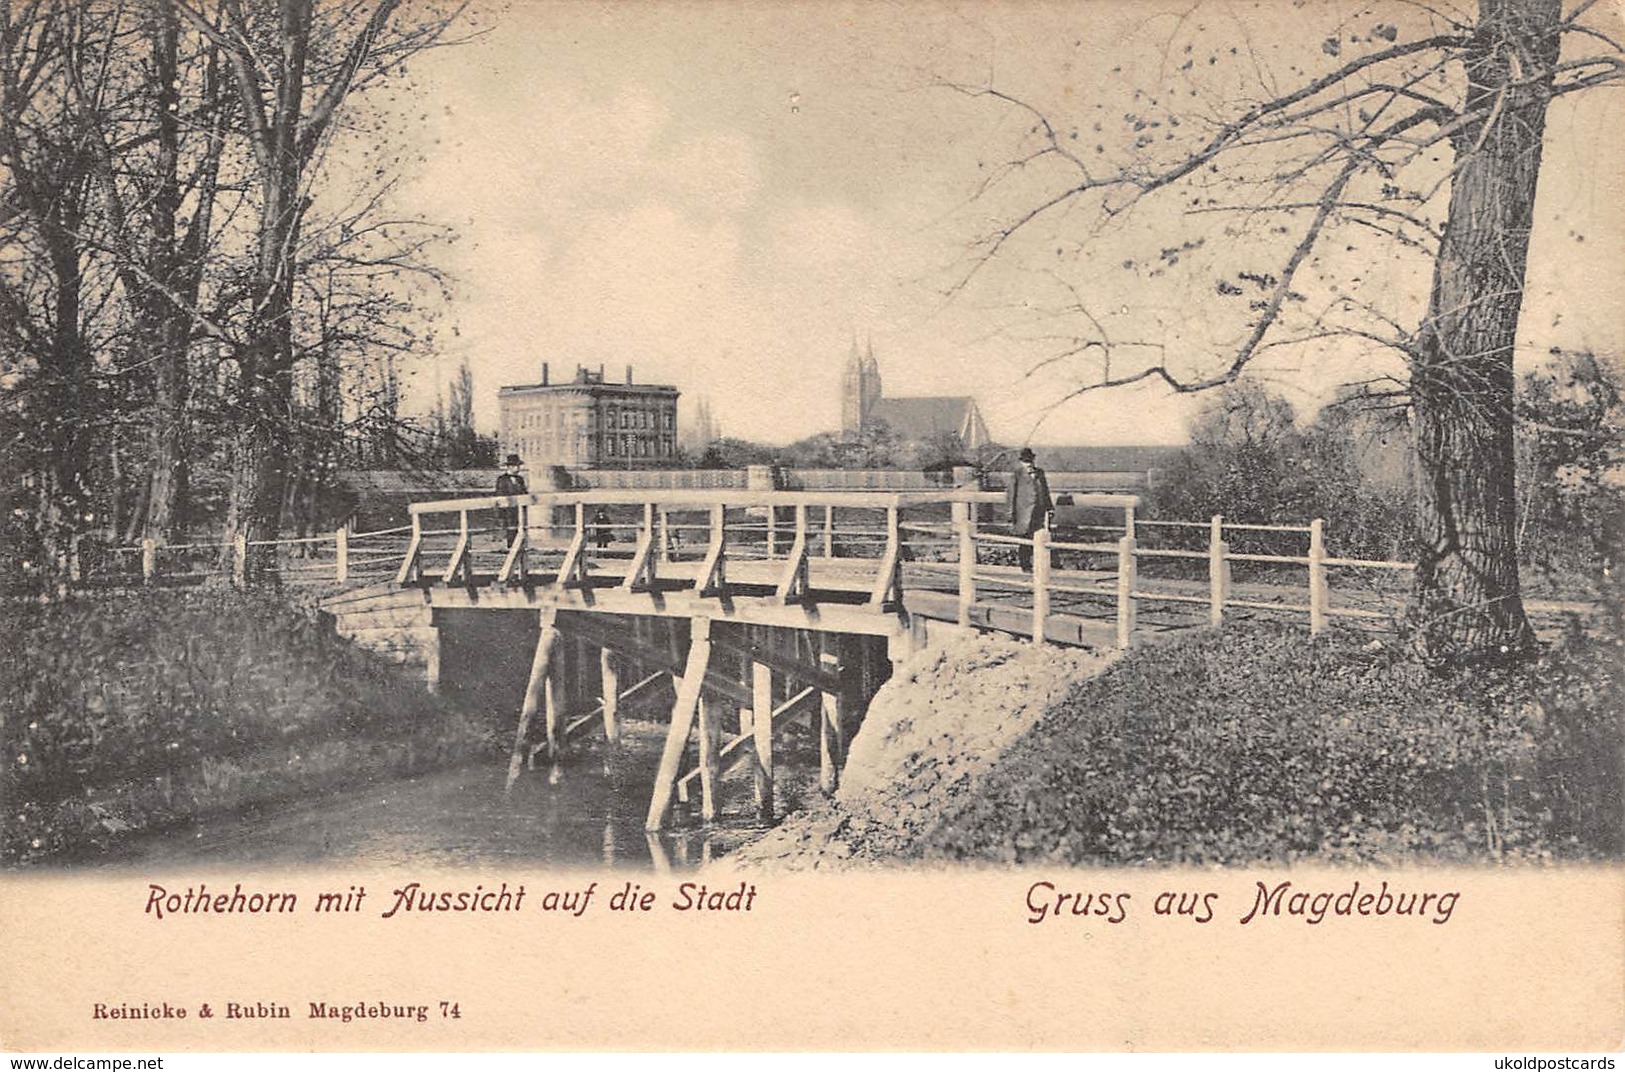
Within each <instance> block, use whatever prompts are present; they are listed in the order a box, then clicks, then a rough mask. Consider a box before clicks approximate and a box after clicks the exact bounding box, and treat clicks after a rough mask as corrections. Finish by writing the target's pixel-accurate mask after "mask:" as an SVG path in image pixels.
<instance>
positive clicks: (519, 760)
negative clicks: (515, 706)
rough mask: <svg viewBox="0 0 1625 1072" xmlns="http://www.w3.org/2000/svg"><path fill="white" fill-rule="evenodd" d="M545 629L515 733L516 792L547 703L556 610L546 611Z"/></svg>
mask: <svg viewBox="0 0 1625 1072" xmlns="http://www.w3.org/2000/svg"><path fill="white" fill-rule="evenodd" d="M541 626H542V628H541V632H540V633H539V634H538V635H537V637H536V653H535V654H534V655H533V656H531V660H530V679H529V680H528V681H527V682H526V683H525V703H524V706H523V707H521V708H520V709H519V727H518V729H516V730H515V731H514V736H513V752H512V753H511V754H510V755H509V756H508V788H509V789H512V788H513V783H514V782H516V781H517V780H518V779H519V772H520V771H521V770H522V769H524V765H525V756H526V755H527V754H528V741H529V738H530V724H531V721H532V720H533V719H534V718H535V717H536V710H537V708H538V707H540V706H541V705H542V704H543V703H544V702H545V700H546V693H547V690H548V678H549V676H550V675H549V673H548V670H549V665H548V664H549V663H550V662H551V661H552V658H553V646H554V644H555V643H556V642H557V640H558V636H559V631H558V628H557V626H556V624H555V621H554V610H553V608H551V607H549V608H547V609H546V610H544V611H542V617H541Z"/></svg>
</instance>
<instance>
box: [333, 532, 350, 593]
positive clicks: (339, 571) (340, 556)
mask: <svg viewBox="0 0 1625 1072" xmlns="http://www.w3.org/2000/svg"><path fill="white" fill-rule="evenodd" d="M333 554H334V564H333V580H334V581H336V582H337V583H339V584H348V583H349V581H350V526H348V525H340V526H339V527H338V528H336V529H334V530H333Z"/></svg>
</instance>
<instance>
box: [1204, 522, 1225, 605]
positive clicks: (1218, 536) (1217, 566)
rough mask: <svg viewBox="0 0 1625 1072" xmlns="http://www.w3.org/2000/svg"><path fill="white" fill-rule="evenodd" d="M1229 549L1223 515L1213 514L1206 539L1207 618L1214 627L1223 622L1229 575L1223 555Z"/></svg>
mask: <svg viewBox="0 0 1625 1072" xmlns="http://www.w3.org/2000/svg"><path fill="white" fill-rule="evenodd" d="M1229 551H1230V548H1229V547H1228V546H1227V545H1226V544H1225V542H1224V515H1222V514H1214V515H1213V521H1212V523H1211V524H1210V526H1209V528H1208V541H1207V590H1208V614H1207V620H1208V624H1209V625H1211V626H1213V628H1215V629H1217V628H1219V627H1220V626H1222V625H1223V624H1224V603H1225V599H1226V598H1227V597H1228V595H1229V593H1228V591H1227V589H1228V587H1229V585H1228V584H1227V581H1228V580H1229V576H1228V573H1227V567H1226V564H1225V557H1224V556H1225V555H1226V554H1228V553H1229Z"/></svg>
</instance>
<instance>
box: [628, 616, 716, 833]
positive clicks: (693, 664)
mask: <svg viewBox="0 0 1625 1072" xmlns="http://www.w3.org/2000/svg"><path fill="white" fill-rule="evenodd" d="M710 661H711V619H709V618H695V619H694V622H693V625H692V627H691V632H690V638H689V644H688V661H687V664H686V666H685V667H684V669H683V676H682V679H681V680H680V682H679V683H678V686H677V700H676V702H675V703H673V704H672V708H671V726H670V728H669V729H668V730H667V731H666V744H665V747H664V748H663V749H662V750H661V753H660V767H659V769H658V770H657V771H656V772H655V787H654V796H653V797H652V798H651V799H650V801H649V814H648V817H647V818H646V819H645V820H644V824H643V825H644V829H646V830H660V829H662V828H664V827H665V825H666V820H667V819H668V818H669V817H670V816H671V803H672V797H673V796H674V795H675V794H676V792H677V772H678V769H679V767H681V765H682V762H683V750H684V749H685V748H687V747H688V737H689V734H690V733H691V732H692V731H693V729H694V713H695V708H697V707H698V706H699V702H700V686H701V685H702V684H704V682H705V671H706V668H707V667H708V665H709V664H710Z"/></svg>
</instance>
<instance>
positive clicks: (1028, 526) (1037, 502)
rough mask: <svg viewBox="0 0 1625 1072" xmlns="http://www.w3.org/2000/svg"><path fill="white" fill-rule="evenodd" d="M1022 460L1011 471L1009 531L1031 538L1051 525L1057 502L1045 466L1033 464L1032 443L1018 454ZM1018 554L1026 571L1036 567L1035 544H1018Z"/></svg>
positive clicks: (1022, 567) (1028, 571)
mask: <svg viewBox="0 0 1625 1072" xmlns="http://www.w3.org/2000/svg"><path fill="white" fill-rule="evenodd" d="M1017 457H1018V458H1019V459H1020V461H1021V464H1020V465H1019V466H1017V467H1016V471H1015V472H1013V473H1011V474H1010V534H1011V535H1012V536H1023V537H1026V538H1027V539H1029V540H1030V539H1031V538H1032V535H1033V533H1035V532H1037V531H1038V530H1039V529H1047V528H1049V522H1050V515H1051V514H1052V513H1054V512H1055V503H1054V502H1052V501H1051V500H1050V497H1049V479H1048V478H1047V477H1045V476H1044V470H1042V469H1040V468H1038V466H1037V465H1035V464H1034V456H1033V452H1032V448H1031V447H1022V448H1021V453H1020V454H1019V455H1017ZM1016 558H1017V561H1019V562H1020V563H1021V570H1022V572H1023V573H1031V572H1032V571H1033V545H1032V544H1031V543H1024V544H1020V545H1018V546H1017V547H1016Z"/></svg>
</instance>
